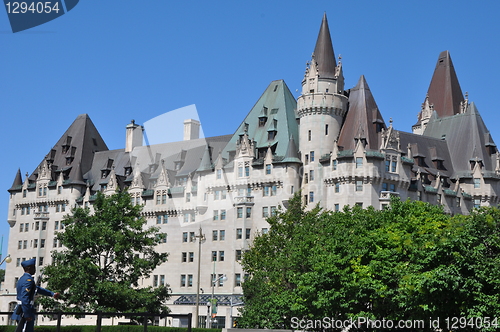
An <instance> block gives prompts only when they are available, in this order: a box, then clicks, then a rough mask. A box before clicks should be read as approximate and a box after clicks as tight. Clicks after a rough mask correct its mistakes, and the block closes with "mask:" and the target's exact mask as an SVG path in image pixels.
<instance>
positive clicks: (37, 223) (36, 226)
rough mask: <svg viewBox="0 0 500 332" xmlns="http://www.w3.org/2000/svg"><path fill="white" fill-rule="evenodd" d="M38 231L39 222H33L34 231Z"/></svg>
mask: <svg viewBox="0 0 500 332" xmlns="http://www.w3.org/2000/svg"><path fill="white" fill-rule="evenodd" d="M39 229H40V222H39V221H37V222H35V231H38V230H39Z"/></svg>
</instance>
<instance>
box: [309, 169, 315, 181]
mask: <svg viewBox="0 0 500 332" xmlns="http://www.w3.org/2000/svg"><path fill="white" fill-rule="evenodd" d="M309 180H310V181H314V170H310V171H309Z"/></svg>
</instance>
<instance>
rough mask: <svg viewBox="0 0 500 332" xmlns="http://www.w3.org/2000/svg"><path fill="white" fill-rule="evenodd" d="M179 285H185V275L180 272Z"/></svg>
mask: <svg viewBox="0 0 500 332" xmlns="http://www.w3.org/2000/svg"><path fill="white" fill-rule="evenodd" d="M181 287H186V275H185V274H181Z"/></svg>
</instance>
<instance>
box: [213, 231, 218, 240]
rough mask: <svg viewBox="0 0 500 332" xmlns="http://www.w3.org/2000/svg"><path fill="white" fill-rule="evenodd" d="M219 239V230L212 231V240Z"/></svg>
mask: <svg viewBox="0 0 500 332" xmlns="http://www.w3.org/2000/svg"><path fill="white" fill-rule="evenodd" d="M218 239H219V231H212V241H217V240H218Z"/></svg>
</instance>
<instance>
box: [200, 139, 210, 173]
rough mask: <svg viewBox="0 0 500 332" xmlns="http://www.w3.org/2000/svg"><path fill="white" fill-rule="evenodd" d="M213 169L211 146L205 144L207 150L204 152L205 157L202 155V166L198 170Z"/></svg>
mask: <svg viewBox="0 0 500 332" xmlns="http://www.w3.org/2000/svg"><path fill="white" fill-rule="evenodd" d="M211 170H213V164H212V158H211V156H210V147H209V146H208V144H207V145H206V146H205V151H204V152H203V157H201V162H200V166H199V167H198V172H201V171H211Z"/></svg>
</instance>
